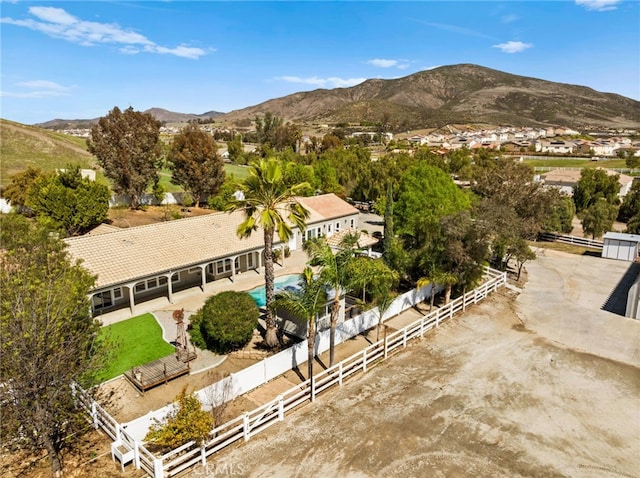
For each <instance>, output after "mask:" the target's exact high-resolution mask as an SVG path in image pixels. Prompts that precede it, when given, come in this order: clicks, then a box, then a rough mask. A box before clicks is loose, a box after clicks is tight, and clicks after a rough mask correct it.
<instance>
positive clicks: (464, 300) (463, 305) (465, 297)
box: [462, 292, 467, 312]
mask: <svg viewBox="0 0 640 478" xmlns="http://www.w3.org/2000/svg"><path fill="white" fill-rule="evenodd" d="M465 310H467V293H466V292H464V293H463V294H462V312H464V311H465Z"/></svg>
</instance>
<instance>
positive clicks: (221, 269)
mask: <svg viewBox="0 0 640 478" xmlns="http://www.w3.org/2000/svg"><path fill="white" fill-rule="evenodd" d="M216 272H217V273H218V274H222V273H223V272H224V261H218V262H216Z"/></svg>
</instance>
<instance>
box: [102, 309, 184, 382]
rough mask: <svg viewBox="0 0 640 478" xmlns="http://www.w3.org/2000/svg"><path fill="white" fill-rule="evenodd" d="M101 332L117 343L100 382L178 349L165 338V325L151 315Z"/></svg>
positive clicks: (103, 329) (145, 315)
mask: <svg viewBox="0 0 640 478" xmlns="http://www.w3.org/2000/svg"><path fill="white" fill-rule="evenodd" d="M100 332H101V335H102V336H103V337H105V338H108V339H109V340H111V341H112V342H113V343H114V350H113V360H112V361H111V363H110V364H109V367H108V368H107V369H106V370H104V371H103V372H102V373H101V374H100V377H99V380H100V381H101V382H103V381H105V380H109V379H111V378H114V377H117V376H118V375H121V374H123V373H124V372H126V371H127V370H130V369H132V368H133V367H136V366H138V365H142V364H145V363H148V362H152V361H154V360H157V359H159V358H162V357H166V356H167V355H171V354H172V353H174V352H175V348H174V347H173V345H171V344H168V343H167V342H165V341H164V340H163V339H162V328H161V327H160V325H159V324H158V322H157V321H156V319H155V317H154V316H153V315H151V314H144V315H139V316H137V317H133V318H131V319H128V320H124V321H122V322H116V323H115V324H112V325H108V326H106V327H102V329H101V331H100Z"/></svg>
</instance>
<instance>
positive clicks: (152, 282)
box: [147, 279, 158, 289]
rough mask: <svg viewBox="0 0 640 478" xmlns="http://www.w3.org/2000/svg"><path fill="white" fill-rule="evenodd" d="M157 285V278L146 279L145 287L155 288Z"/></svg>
mask: <svg viewBox="0 0 640 478" xmlns="http://www.w3.org/2000/svg"><path fill="white" fill-rule="evenodd" d="M157 287H158V279H149V280H148V281H147V289H155V288H157Z"/></svg>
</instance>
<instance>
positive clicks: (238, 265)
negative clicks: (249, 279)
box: [233, 257, 240, 270]
mask: <svg viewBox="0 0 640 478" xmlns="http://www.w3.org/2000/svg"><path fill="white" fill-rule="evenodd" d="M233 264H234V267H235V269H236V270H238V269H240V258H238V257H236V258H235V259H234V261H233Z"/></svg>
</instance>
